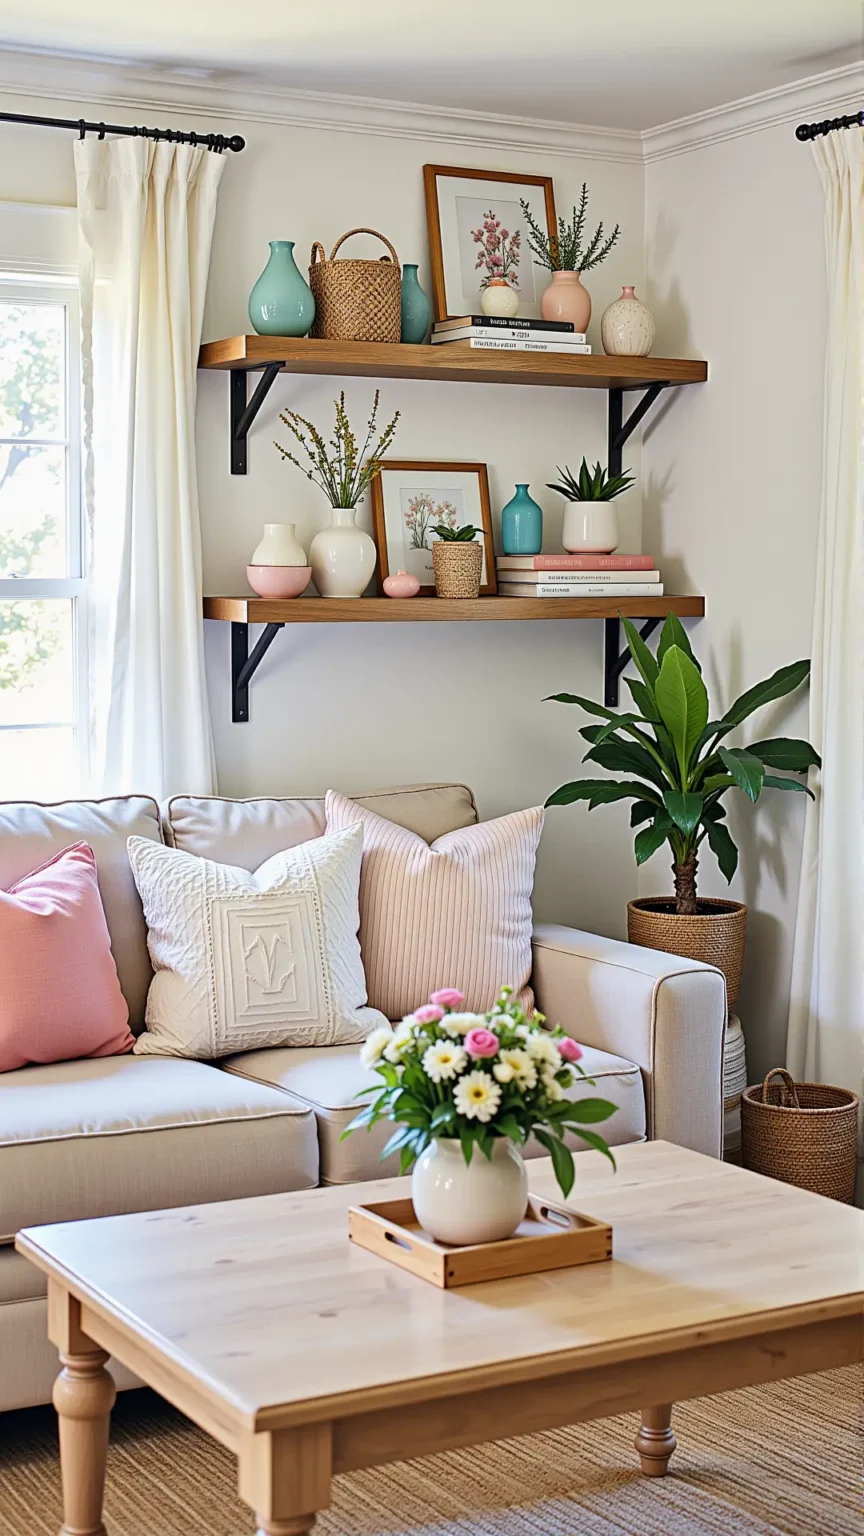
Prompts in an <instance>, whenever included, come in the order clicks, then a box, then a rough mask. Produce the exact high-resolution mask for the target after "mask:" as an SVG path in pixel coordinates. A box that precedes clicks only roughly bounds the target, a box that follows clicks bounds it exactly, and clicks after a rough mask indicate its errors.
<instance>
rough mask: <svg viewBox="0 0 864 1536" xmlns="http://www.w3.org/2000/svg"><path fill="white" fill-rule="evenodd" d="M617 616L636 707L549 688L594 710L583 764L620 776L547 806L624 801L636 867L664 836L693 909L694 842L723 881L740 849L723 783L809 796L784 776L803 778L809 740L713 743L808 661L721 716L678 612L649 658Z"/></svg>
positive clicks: (576, 789) (568, 788)
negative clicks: (622, 708)
mask: <svg viewBox="0 0 864 1536" xmlns="http://www.w3.org/2000/svg"><path fill="white" fill-rule="evenodd" d="M621 622H622V624H623V625H624V630H625V634H626V636H627V643H628V646H629V648H630V655H631V656H632V658H633V661H634V662H635V664H636V668H637V670H638V672H639V678H638V679H636V678H632V679H631V678H626V679H625V681H626V683H627V687H628V688H629V690H630V693H631V696H632V698H633V703H634V705H635V707H636V711H637V713H633V714H629V713H627V714H620V713H618V712H616V711H615V710H611V709H607V708H606V706H605V705H603V704H595V703H594V702H593V700H591V699H585V698H582V697H581V696H580V695H578V694H572V693H554V694H551V695H550V698H551V699H552V700H554V701H555V702H557V703H560V704H576V705H578V706H579V708H580V709H584V710H585V711H586V713H588V714H591V715H596V716H599V717H600V719H601V721H602V724H600V725H587V726H583V727H582V728H581V730H580V732H579V734H580V736H582V738H583V740H585V741H587V742H588V743H589V750H588V751H587V752H586V753H585V754H584V757H583V762H586V763H587V762H592V763H597V764H598V766H599V767H601V768H605V769H608V770H610V771H611V772H612V773H624V774H625V775H626V777H625V778H623V779H577V780H574V782H573V783H571V784H562V785H561V787H560V789H556V790H555V793H554V794H552V795H550V796H549V799H548V800H547V801H546V804H547V805H572V804H573V803H574V802H575V801H577V800H585V801H587V803H588V809H589V811H593V810H594V808H595V806H598V805H608V804H610V803H612V802H613V801H617V800H632V801H633V802H634V803H633V805H632V806H631V809H630V825H631V827H633V828H634V829H635V828H640V829H641V830H639V831H637V833H636V837H635V842H634V851H635V854H636V863H637V864H644V862H645V860H646V859H649V858H650V857H651V855H652V854H653V853H656V852H657V850H658V848H661V847H662V845H663V843H668V844H669V847H670V848H671V850H672V870H673V873H674V876H675V909H676V911H677V912H678V913H679V914H681V915H692V914H694V913H696V912H697V910H698V908H697V898H696V869H697V863H698V857H697V856H698V853H699V849H700V848H701V846H702V844H703V843H704V842H705V841H707V843H708V847H709V848H710V849H711V852H712V853H713V854H714V856H715V858H716V859H717V863H718V865H719V867H720V870H721V873H722V874H723V875H725V877H726V879H727V880H731V879H732V876H733V875H734V873H735V870H736V868H737V866H738V849H737V847H736V845H735V843H734V841H733V839H732V837H731V835H730V833H729V830H728V828H727V827H726V826H724V825H723V822H724V821H725V818H726V810H725V807H724V806H723V805H722V804H721V800H722V799H723V796H724V795H725V794H726V793H727V792H728V791H729V790H730V789H736V788H737V789H740V790H741V791H742V792H743V794H744V795H745V797H746V799H747V800H748V801H750V803H751V804H755V802H756V801H757V800H758V799H759V796H760V794H761V793H762V790H763V789H780V790H785V791H791V792H797V793H799V794H807V795H810V796H811V798H814V797H813V791H812V790H811V789H810V788H809V787H808V786H807V784H806V783H805V782H803V779H796V778H787V777H785V773H793V774H801V775H806V774H807V773H808V771H809V769H810V768H820V767H821V766H822V763H821V758H820V757H819V754H818V752H816V750H815V749H814V748H813V747H812V746H811V744H810V742H809V741H802V740H798V739H795V738H791V737H786V736H780V737H772V738H770V739H768V740H764V741H756V742H753V743H752V744H751V745H750V746H749V747H747V748H744V747H728V746H725V745H721V743H722V742H723V741H724V738H725V737H727V736H729V735H730V733H731V732H732V731H734V730H735V729H736V728H737V727H738V726H739V725H741V724H742V723H743V722H744V721H745V720H746V719H747V718H748V716H749V715H752V714H753V713H754V711H755V710H757V709H761V708H762V706H763V705H764V704H769V703H771V702H772V701H773V700H775V699H782V698H784V697H785V696H786V695H787V694H789V693H792V692H794V690H795V689H796V688H798V687H800V686H801V684H802V683H804V682H805V681H806V680H807V678H808V676H809V674H810V662H809V660H808V661H796V662H793V663H792V664H791V666H787V667H780V668H779V670H778V671H776V672H774V673H773V674H772V675H771V677H769V678H766V679H765V680H764V681H763V682H761V683H757V684H756V685H755V686H754V687H753V688H748V689H747V690H746V692H745V693H742V694H741V696H740V697H739V698H737V699H736V700H735V702H734V704H732V705H731V706H730V708H729V709H727V711H726V713H725V714H724V715H723V716H722V717H721V718H719V719H716V720H709V718H708V714H709V701H708V690H707V689H706V687H705V683H704V681H703V679H702V672H701V668H700V666H699V663H698V661H697V660H696V657H695V656H694V655H693V651H692V649H691V647H690V642H689V640H688V638H687V635H686V632H685V630H684V627H683V625H682V624H681V621H680V619H679V618H678V617H677V615H676V614H674V613H669V614H667V615H666V619H665V622H664V624H663V629H662V631H661V634H660V643H659V645H658V647H657V657H656V659H655V658H654V656H652V654H651V652H650V651H649V649H648V646H647V645H646V644H645V641H644V640H643V639H642V637H641V635H640V634H639V631H638V630H637V629H636V627H635V625H633V624H632V623H631V622H630V620H629V619H625V618H623V616H621ZM771 769H780V770H785V773H781V774H778V773H773V772H770V771H769V770H771Z"/></svg>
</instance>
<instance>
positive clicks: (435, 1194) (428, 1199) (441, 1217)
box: [411, 1136, 528, 1248]
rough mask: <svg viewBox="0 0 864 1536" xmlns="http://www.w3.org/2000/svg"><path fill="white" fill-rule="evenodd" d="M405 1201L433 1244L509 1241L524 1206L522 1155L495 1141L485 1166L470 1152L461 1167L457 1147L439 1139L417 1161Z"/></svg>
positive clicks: (501, 1140) (525, 1185)
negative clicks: (409, 1197) (490, 1156)
mask: <svg viewBox="0 0 864 1536" xmlns="http://www.w3.org/2000/svg"><path fill="white" fill-rule="evenodd" d="M411 1198H412V1200H413V1202H414V1211H415V1214H416V1216H417V1220H418V1221H419V1223H420V1225H421V1227H422V1228H423V1230H424V1232H428V1233H429V1236H430V1237H434V1238H435V1239H436V1241H437V1242H439V1243H447V1244H449V1245H451V1246H452V1247H454V1248H461V1247H465V1246H466V1244H469V1243H494V1242H498V1241H499V1240H500V1239H501V1238H504V1237H512V1235H513V1233H514V1232H515V1231H516V1228H517V1227H518V1225H519V1223H520V1221H521V1220H522V1218H523V1216H524V1215H525V1211H526V1209H527V1206H528V1175H527V1173H526V1172H525V1164H524V1162H523V1161H522V1153H521V1152H520V1151H519V1149H518V1147H516V1146H514V1145H513V1142H512V1141H510V1140H509V1139H508V1138H507V1137H506V1136H496V1138H495V1141H494V1144H493V1148H492V1160H491V1162H490V1161H489V1159H488V1158H486V1157H484V1155H483V1153H482V1152H481V1151H480V1148H479V1147H475V1148H474V1156H473V1157H472V1159H471V1162H470V1163H466V1161H465V1158H464V1157H463V1155H462V1147H461V1145H460V1143H459V1142H458V1141H455V1140H451V1139H449V1138H447V1137H442V1138H440V1139H439V1140H438V1141H433V1142H431V1143H430V1145H429V1146H428V1147H427V1148H426V1151H425V1152H421V1154H420V1156H419V1158H418V1159H417V1162H416V1163H415V1165H414V1174H413V1177H412V1180H411Z"/></svg>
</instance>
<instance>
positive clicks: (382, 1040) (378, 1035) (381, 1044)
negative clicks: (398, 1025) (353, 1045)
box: [360, 1024, 393, 1069]
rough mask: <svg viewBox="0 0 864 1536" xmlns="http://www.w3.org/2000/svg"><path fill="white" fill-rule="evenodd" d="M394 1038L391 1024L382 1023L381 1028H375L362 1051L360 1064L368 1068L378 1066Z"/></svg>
mask: <svg viewBox="0 0 864 1536" xmlns="http://www.w3.org/2000/svg"><path fill="white" fill-rule="evenodd" d="M392 1039H393V1031H392V1029H390V1028H389V1026H387V1025H384V1024H382V1026H381V1028H380V1029H373V1031H372V1033H371V1035H370V1036H369V1038H368V1039H367V1040H366V1041H365V1043H364V1045H363V1048H362V1050H361V1052H360V1065H361V1066H362V1067H366V1068H367V1069H368V1068H370V1067H377V1065H378V1063H379V1061H380V1060H381V1057H382V1056H383V1055H384V1051H385V1049H386V1047H387V1046H388V1045H389V1044H390V1041H391V1040H392Z"/></svg>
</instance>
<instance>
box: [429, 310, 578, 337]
mask: <svg viewBox="0 0 864 1536" xmlns="http://www.w3.org/2000/svg"><path fill="white" fill-rule="evenodd" d="M463 323H464V324H469V325H482V326H483V327H484V329H486V328H490V329H491V330H493V331H497V330H500V329H501V327H502V326H503V327H504V328H506V329H508V330H513V331H559V332H562V331H563V332H569V333H570V335H573V334H574V325H573V322H572V320H538V319H536V318H535V317H534V316H533V315H526V316H525V318H524V319H522V320H520V319H518V318H515V317H514V316H513V315H466V316H465V317H464V321H463ZM435 329H436V330H438V329H439V325H436V326H435Z"/></svg>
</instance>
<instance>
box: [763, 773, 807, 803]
mask: <svg viewBox="0 0 864 1536" xmlns="http://www.w3.org/2000/svg"><path fill="white" fill-rule="evenodd" d="M762 783H763V784H764V785H765V787H766V789H792V790H797V791H798V793H799V795H809V796H810V799H811V800H815V799H816V796H815V795H814V793H813V791H812V789H810V788H809V787H808V785H806V784H804V783H802V781H801V780H800V779H779V778H778V777H777V775H776V774H775V773H766V775H765V777H764V779H763V780H762Z"/></svg>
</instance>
